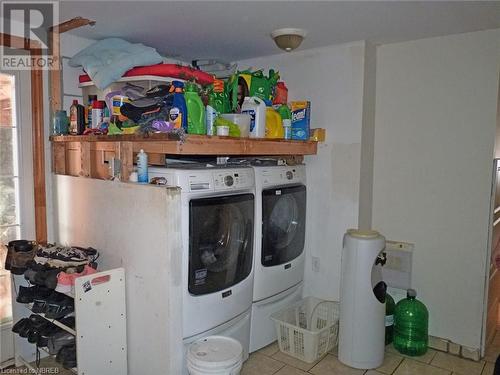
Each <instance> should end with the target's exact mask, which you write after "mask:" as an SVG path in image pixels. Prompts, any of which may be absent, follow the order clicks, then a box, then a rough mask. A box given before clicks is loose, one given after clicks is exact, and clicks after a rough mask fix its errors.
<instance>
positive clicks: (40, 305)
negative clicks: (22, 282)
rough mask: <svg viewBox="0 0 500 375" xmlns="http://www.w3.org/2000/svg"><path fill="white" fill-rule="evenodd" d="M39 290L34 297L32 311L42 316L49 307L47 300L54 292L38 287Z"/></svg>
mask: <svg viewBox="0 0 500 375" xmlns="http://www.w3.org/2000/svg"><path fill="white" fill-rule="evenodd" d="M36 288H37V290H36V292H35V293H34V295H33V306H32V307H31V311H33V312H34V313H37V314H41V313H44V312H45V308H46V307H47V299H48V298H49V297H50V295H51V294H52V293H54V292H53V291H52V290H50V289H48V288H45V287H42V286H37V287H36Z"/></svg>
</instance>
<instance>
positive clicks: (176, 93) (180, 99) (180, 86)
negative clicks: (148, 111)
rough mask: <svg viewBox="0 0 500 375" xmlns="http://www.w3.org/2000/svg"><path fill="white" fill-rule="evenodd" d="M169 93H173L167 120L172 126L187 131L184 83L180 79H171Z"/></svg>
mask: <svg viewBox="0 0 500 375" xmlns="http://www.w3.org/2000/svg"><path fill="white" fill-rule="evenodd" d="M170 93H173V107H172V108H171V109H170V112H169V116H168V117H169V121H170V122H171V123H173V124H174V128H176V129H179V128H183V129H184V131H185V132H186V133H187V131H188V121H187V107H186V100H185V99H184V83H182V82H181V81H172V86H171V87H170Z"/></svg>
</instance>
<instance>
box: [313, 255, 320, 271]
mask: <svg viewBox="0 0 500 375" xmlns="http://www.w3.org/2000/svg"><path fill="white" fill-rule="evenodd" d="M311 264H312V270H313V272H319V258H318V257H311Z"/></svg>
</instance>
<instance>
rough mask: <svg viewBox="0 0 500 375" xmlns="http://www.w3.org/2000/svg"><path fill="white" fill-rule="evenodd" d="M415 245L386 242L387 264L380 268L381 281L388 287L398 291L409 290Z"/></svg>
mask: <svg viewBox="0 0 500 375" xmlns="http://www.w3.org/2000/svg"><path fill="white" fill-rule="evenodd" d="M414 248H415V245H413V244H411V243H407V242H400V241H386V243H385V250H384V252H385V253H386V256H387V262H386V263H385V265H384V267H382V279H383V280H384V281H385V282H386V283H387V285H388V286H390V287H393V288H399V289H403V290H406V289H409V288H411V271H412V259H413V250H414Z"/></svg>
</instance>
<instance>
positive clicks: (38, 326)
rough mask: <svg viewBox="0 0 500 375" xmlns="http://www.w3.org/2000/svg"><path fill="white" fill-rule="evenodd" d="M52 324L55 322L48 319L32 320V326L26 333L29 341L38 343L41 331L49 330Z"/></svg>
mask: <svg viewBox="0 0 500 375" xmlns="http://www.w3.org/2000/svg"><path fill="white" fill-rule="evenodd" d="M37 316H38V315H37ZM50 326H53V324H52V323H51V322H49V321H48V320H46V319H43V321H35V322H32V323H31V327H30V329H29V330H28V333H27V335H26V338H27V339H28V342H29V343H30V344H35V343H37V342H38V339H39V337H40V334H41V332H43V331H45V330H47V329H48V328H49V327H50Z"/></svg>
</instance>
